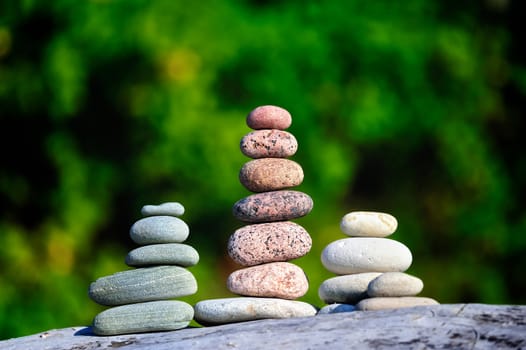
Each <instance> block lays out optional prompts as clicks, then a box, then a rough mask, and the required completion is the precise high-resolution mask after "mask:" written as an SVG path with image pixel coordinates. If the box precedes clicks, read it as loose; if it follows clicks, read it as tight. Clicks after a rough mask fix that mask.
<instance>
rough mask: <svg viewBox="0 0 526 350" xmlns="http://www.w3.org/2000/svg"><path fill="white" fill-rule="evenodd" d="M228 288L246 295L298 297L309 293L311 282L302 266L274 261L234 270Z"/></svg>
mask: <svg viewBox="0 0 526 350" xmlns="http://www.w3.org/2000/svg"><path fill="white" fill-rule="evenodd" d="M227 288H228V290H230V291H231V292H232V293H235V294H239V295H245V296H252V297H268V298H282V299H296V298H299V297H301V296H303V295H305V293H307V290H308V289H309V282H308V281H307V276H305V272H303V270H302V269H301V268H300V267H298V266H296V265H294V264H291V263H288V262H274V263H268V264H263V265H257V266H251V267H246V268H244V269H241V270H237V271H234V272H232V273H231V274H230V276H228V279H227Z"/></svg>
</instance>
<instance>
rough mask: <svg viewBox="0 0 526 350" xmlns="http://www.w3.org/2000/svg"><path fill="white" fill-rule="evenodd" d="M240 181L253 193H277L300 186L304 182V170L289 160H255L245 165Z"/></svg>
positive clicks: (240, 173)
mask: <svg viewBox="0 0 526 350" xmlns="http://www.w3.org/2000/svg"><path fill="white" fill-rule="evenodd" d="M239 181H240V182H241V184H242V185H243V186H245V187H246V188H247V189H248V190H249V191H252V192H267V191H276V190H281V189H285V188H290V187H294V186H298V185H300V184H301V183H302V182H303V169H302V168H301V165H299V164H298V163H296V162H295V161H292V160H289V159H284V158H261V159H254V160H251V161H250V162H247V163H245V164H244V165H243V167H242V168H241V171H240V172H239Z"/></svg>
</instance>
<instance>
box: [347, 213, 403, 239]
mask: <svg viewBox="0 0 526 350" xmlns="http://www.w3.org/2000/svg"><path fill="white" fill-rule="evenodd" d="M397 226H398V222H397V221H396V218H395V217H394V216H392V215H390V214H386V213H379V212H374V211H354V212H351V213H348V214H346V215H345V216H344V217H343V218H342V221H341V223H340V229H341V230H342V232H343V233H345V234H346V235H348V236H352V237H387V236H389V235H391V234H393V233H394V232H395V231H396V228H397Z"/></svg>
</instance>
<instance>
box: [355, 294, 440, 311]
mask: <svg viewBox="0 0 526 350" xmlns="http://www.w3.org/2000/svg"><path fill="white" fill-rule="evenodd" d="M437 304H438V301H436V300H435V299H431V298H426V297H376V298H369V299H363V300H362V301H360V302H359V303H358V304H356V309H357V310H360V311H377V310H388V309H399V308H406V307H415V306H429V305H437Z"/></svg>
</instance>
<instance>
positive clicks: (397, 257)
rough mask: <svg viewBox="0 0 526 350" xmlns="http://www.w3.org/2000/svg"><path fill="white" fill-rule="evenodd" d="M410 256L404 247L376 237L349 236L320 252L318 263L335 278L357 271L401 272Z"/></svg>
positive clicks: (409, 264) (408, 261)
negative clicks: (334, 275)
mask: <svg viewBox="0 0 526 350" xmlns="http://www.w3.org/2000/svg"><path fill="white" fill-rule="evenodd" d="M412 261H413V256H412V255H411V251H410V250H409V248H407V247H406V246H405V245H404V244H402V243H400V242H398V241H395V240H392V239H389V238H376V237H351V238H344V239H340V240H337V241H334V242H332V243H330V244H329V245H327V246H326V247H325V249H323V251H322V254H321V262H322V264H323V266H325V268H326V269H327V270H329V271H331V272H334V273H336V274H339V275H347V274H353V273H361V272H396V271H398V272H403V271H405V270H407V269H408V268H409V266H411V262H412Z"/></svg>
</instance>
